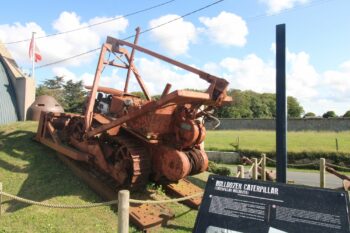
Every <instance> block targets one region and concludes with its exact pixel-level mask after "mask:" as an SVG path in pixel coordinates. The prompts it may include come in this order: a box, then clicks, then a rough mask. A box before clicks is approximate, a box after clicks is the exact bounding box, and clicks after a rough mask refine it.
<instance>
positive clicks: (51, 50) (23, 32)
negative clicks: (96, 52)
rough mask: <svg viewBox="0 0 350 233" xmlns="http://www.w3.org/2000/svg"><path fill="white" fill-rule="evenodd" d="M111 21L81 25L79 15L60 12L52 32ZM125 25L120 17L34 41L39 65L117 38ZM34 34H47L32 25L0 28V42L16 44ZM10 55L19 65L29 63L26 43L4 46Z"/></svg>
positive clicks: (77, 62)
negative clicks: (109, 37)
mask: <svg viewBox="0 0 350 233" xmlns="http://www.w3.org/2000/svg"><path fill="white" fill-rule="evenodd" d="M108 19H112V18H106V17H95V18H93V19H90V20H88V21H87V22H82V21H81V19H80V17H79V15H77V14H76V13H75V12H66V11H65V12H62V13H61V14H60V16H59V17H58V19H56V20H55V21H54V22H53V23H52V28H53V30H54V33H61V32H64V31H68V30H72V29H76V28H80V27H86V26H88V25H89V24H91V23H97V22H101V21H105V20H108ZM127 26H128V20H127V19H125V18H121V19H119V20H115V21H111V22H109V23H106V24H101V25H99V26H95V27H90V28H86V29H83V30H79V31H76V32H71V33H64V34H61V35H58V36H52V37H47V38H43V39H37V46H38V47H39V49H40V51H41V53H42V57H43V59H42V62H41V63H39V65H40V64H43V63H50V62H53V61H57V60H60V59H63V58H66V57H70V56H73V55H76V54H79V53H83V52H86V51H88V50H92V49H95V48H99V47H100V46H101V44H102V43H103V42H104V41H105V37H106V35H113V36H116V37H117V36H118V34H119V33H122V32H124V31H125V29H126V28H127ZM33 31H35V32H36V37H41V36H46V35H47V34H48V33H47V32H45V30H43V28H42V27H41V26H40V25H38V24H36V23H34V22H30V23H25V24H21V23H15V24H13V25H8V24H5V25H0V39H1V40H2V41H3V42H10V41H17V40H21V39H27V38H30V37H31V34H32V32H33ZM7 47H8V49H9V50H10V52H11V54H12V55H13V57H14V58H15V60H16V61H18V62H19V63H21V64H27V65H28V64H29V63H30V60H29V57H28V48H29V41H28V42H23V43H16V44H12V45H7ZM91 58H92V56H89V55H86V56H81V57H79V59H72V60H69V61H66V62H65V63H64V65H75V66H76V65H80V64H82V63H84V62H85V63H86V62H88V61H91Z"/></svg>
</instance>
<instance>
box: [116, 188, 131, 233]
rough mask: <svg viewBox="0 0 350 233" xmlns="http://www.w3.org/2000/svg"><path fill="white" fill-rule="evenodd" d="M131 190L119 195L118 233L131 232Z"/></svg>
mask: <svg viewBox="0 0 350 233" xmlns="http://www.w3.org/2000/svg"><path fill="white" fill-rule="evenodd" d="M129 198H130V192H129V190H121V191H119V193H118V233H128V232H129V205H130V204H129Z"/></svg>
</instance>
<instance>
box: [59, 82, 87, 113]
mask: <svg viewBox="0 0 350 233" xmlns="http://www.w3.org/2000/svg"><path fill="white" fill-rule="evenodd" d="M63 89H64V100H65V109H64V110H65V111H67V112H73V113H82V111H83V107H84V103H85V99H86V91H85V90H84V86H83V81H78V82H73V81H72V80H69V81H68V82H67V83H66V84H63Z"/></svg>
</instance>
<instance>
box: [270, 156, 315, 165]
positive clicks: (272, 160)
mask: <svg viewBox="0 0 350 233" xmlns="http://www.w3.org/2000/svg"><path fill="white" fill-rule="evenodd" d="M266 160H269V161H270V162H273V163H276V162H277V161H276V160H274V159H271V158H269V157H266ZM311 165H319V164H318V163H317V162H313V163H303V164H293V163H289V164H288V166H293V167H302V166H311Z"/></svg>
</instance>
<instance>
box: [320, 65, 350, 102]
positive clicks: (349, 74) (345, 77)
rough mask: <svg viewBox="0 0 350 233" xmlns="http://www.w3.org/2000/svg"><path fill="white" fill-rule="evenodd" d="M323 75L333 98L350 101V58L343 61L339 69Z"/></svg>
mask: <svg viewBox="0 0 350 233" xmlns="http://www.w3.org/2000/svg"><path fill="white" fill-rule="evenodd" d="M323 76H324V84H325V85H326V86H327V87H328V88H329V89H330V92H331V93H332V96H333V98H335V99H337V100H342V99H343V100H346V101H350V60H349V61H347V62H344V63H342V64H341V65H340V66H339V69H338V70H328V71H326V72H325V73H324V74H323ZM348 105H349V102H348ZM349 107H350V106H349Z"/></svg>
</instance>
